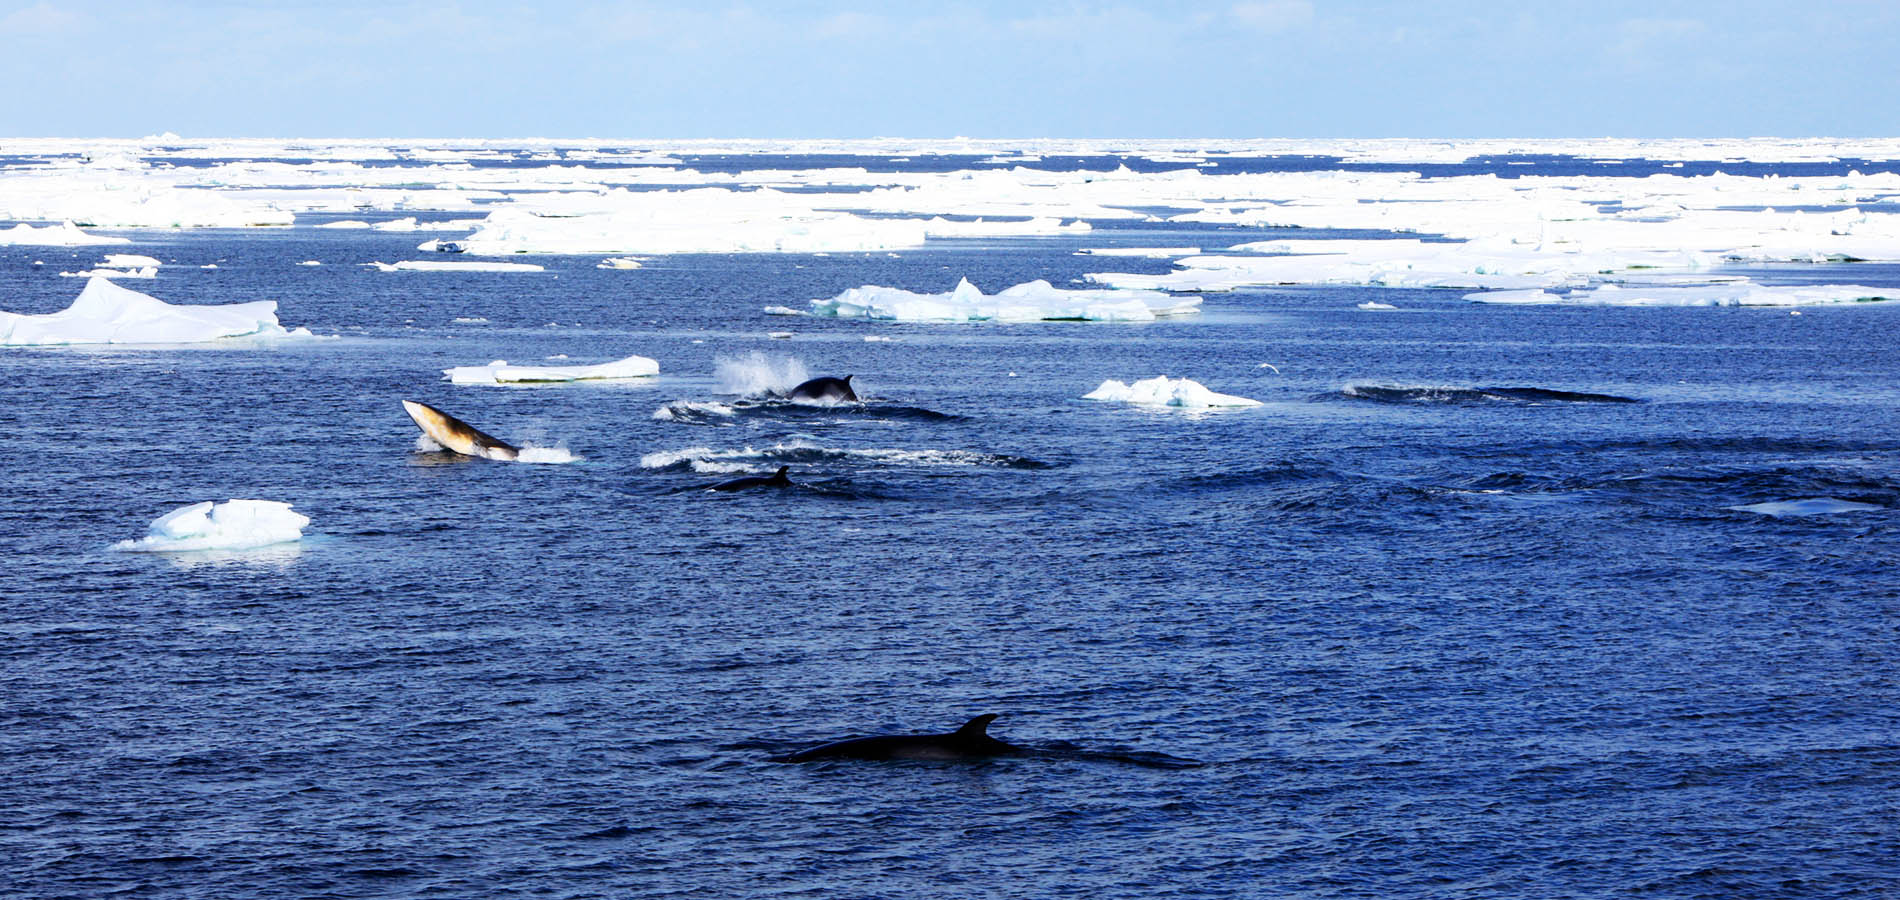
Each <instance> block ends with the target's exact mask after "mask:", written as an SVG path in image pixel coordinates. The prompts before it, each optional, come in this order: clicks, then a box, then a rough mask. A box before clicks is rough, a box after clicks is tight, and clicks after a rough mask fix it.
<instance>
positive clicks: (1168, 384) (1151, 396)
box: [1082, 375, 1260, 409]
mask: <svg viewBox="0 0 1900 900" xmlns="http://www.w3.org/2000/svg"><path fill="white" fill-rule="evenodd" d="M1082 399H1084V400H1100V401H1104V402H1109V403H1134V404H1137V405H1140V406H1179V407H1185V408H1189V409H1205V408H1207V407H1213V406H1259V405H1260V401H1258V400H1251V399H1248V398H1246V397H1236V396H1234V395H1232V394H1218V393H1215V392H1213V391H1210V390H1208V389H1207V388H1206V387H1204V386H1203V385H1201V383H1200V382H1197V381H1192V380H1190V379H1186V378H1169V377H1167V376H1166V375H1162V376H1158V377H1155V378H1147V379H1143V380H1141V381H1137V382H1135V383H1134V384H1126V383H1124V382H1120V381H1116V380H1115V379H1113V378H1111V379H1109V380H1107V381H1104V382H1102V386H1101V387H1098V388H1096V389H1095V390H1093V391H1090V392H1089V393H1087V394H1084V395H1083V397H1082Z"/></svg>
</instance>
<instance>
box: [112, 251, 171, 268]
mask: <svg viewBox="0 0 1900 900" xmlns="http://www.w3.org/2000/svg"><path fill="white" fill-rule="evenodd" d="M99 265H100V266H101V267H102V268H107V269H144V268H152V269H156V268H158V267H159V266H161V265H163V263H161V262H159V261H158V258H157V257H152V256H145V255H143V254H139V253H108V254H106V258H105V261H103V262H101V263H99Z"/></svg>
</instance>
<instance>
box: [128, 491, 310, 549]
mask: <svg viewBox="0 0 1900 900" xmlns="http://www.w3.org/2000/svg"><path fill="white" fill-rule="evenodd" d="M308 524H310V518H309V517H308V516H304V515H301V514H298V513H294V512H291V511H290V504H288V503H278V502H276V501H273V500H227V501H225V502H223V503H213V502H212V501H210V500H206V501H205V502H203V503H193V504H192V505H190V506H181V507H179V508H178V509H175V510H172V511H171V512H169V513H166V514H165V515H163V516H160V517H159V518H158V521H156V522H153V523H152V524H151V526H150V527H149V528H147V529H146V533H145V537H143V538H140V539H138V540H136V541H120V542H118V543H116V544H113V545H112V549H114V550H124V551H129V552H137V553H172V552H181V551H189V550H249V549H252V548H255V547H268V546H270V545H272V544H282V543H286V542H289V541H295V540H301V539H302V538H303V527H304V526H305V525H308Z"/></svg>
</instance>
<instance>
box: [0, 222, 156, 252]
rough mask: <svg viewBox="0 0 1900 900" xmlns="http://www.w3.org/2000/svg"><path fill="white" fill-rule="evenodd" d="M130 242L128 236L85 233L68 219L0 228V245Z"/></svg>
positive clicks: (40, 245) (58, 245)
mask: <svg viewBox="0 0 1900 900" xmlns="http://www.w3.org/2000/svg"><path fill="white" fill-rule="evenodd" d="M130 243H132V241H131V239H130V238H122V237H107V236H105V235H101V234H87V233H85V232H83V231H80V230H79V226H77V225H74V224H73V223H72V222H70V221H68V222H61V223H59V224H58V225H47V226H44V227H41V228H34V227H33V226H31V225H27V224H24V223H22V224H19V225H15V226H13V227H12V228H0V246H8V245H12V246H34V247H84V246H89V245H95V244H130Z"/></svg>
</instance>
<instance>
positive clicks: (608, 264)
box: [594, 256, 640, 269]
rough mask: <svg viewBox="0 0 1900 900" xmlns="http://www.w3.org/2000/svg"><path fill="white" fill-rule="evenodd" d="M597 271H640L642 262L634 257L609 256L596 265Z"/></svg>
mask: <svg viewBox="0 0 1900 900" xmlns="http://www.w3.org/2000/svg"><path fill="white" fill-rule="evenodd" d="M594 268H596V269H638V268H640V260H639V259H638V258H636V257H632V256H609V257H607V258H606V259H603V260H601V261H600V262H598V263H595V264H594Z"/></svg>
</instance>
